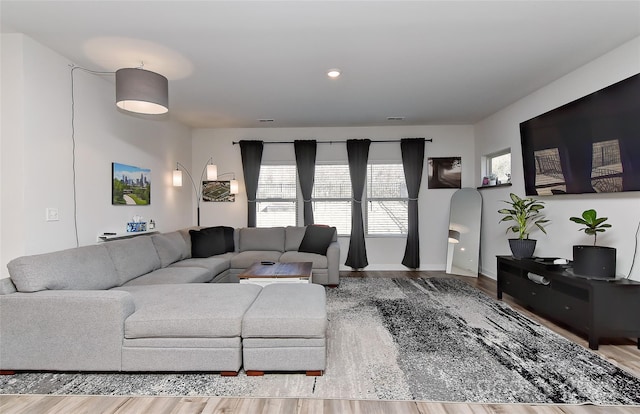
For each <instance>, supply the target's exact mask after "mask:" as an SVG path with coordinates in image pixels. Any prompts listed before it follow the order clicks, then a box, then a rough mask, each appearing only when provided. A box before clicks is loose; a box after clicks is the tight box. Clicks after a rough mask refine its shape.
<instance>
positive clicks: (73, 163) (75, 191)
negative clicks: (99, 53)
mask: <svg viewBox="0 0 640 414" xmlns="http://www.w3.org/2000/svg"><path fill="white" fill-rule="evenodd" d="M69 66H70V67H71V170H72V173H73V228H74V234H75V238H76V247H80V239H79V237H78V189H77V186H76V101H75V97H74V82H73V72H74V71H75V70H76V69H80V70H82V71H85V72H87V73H91V74H93V75H112V74H114V73H115V72H98V71H95V70H91V69H86V68H83V67H80V66H76V65H73V64H71V65H69Z"/></svg>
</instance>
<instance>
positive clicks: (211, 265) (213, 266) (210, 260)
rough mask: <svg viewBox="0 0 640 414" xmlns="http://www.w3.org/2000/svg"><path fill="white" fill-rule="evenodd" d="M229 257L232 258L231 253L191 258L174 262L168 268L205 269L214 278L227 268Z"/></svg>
mask: <svg viewBox="0 0 640 414" xmlns="http://www.w3.org/2000/svg"><path fill="white" fill-rule="evenodd" d="M231 256H233V254H232V253H225V254H221V255H218V256H211V257H192V258H191V259H185V260H181V261H179V262H175V263H173V264H171V265H170V266H169V267H200V268H203V269H207V270H208V271H209V272H210V273H211V277H214V276H216V275H217V274H219V273H222V272H224V271H225V270H227V269H228V268H229V261H230V259H231Z"/></svg>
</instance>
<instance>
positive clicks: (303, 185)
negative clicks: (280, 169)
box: [293, 140, 318, 226]
mask: <svg viewBox="0 0 640 414" xmlns="http://www.w3.org/2000/svg"><path fill="white" fill-rule="evenodd" d="M317 146H318V143H317V142H316V141H315V140H304V141H303V140H295V141H293V148H294V149H295V152H296V168H297V170H298V180H300V190H301V191H302V201H303V203H304V204H303V205H304V225H305V226H308V225H310V224H313V205H312V204H311V194H312V192H313V177H314V175H315V172H316V148H317Z"/></svg>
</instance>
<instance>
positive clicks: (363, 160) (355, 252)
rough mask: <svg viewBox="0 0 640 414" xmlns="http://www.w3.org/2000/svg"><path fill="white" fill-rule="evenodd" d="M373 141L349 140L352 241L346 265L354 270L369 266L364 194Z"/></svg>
mask: <svg viewBox="0 0 640 414" xmlns="http://www.w3.org/2000/svg"><path fill="white" fill-rule="evenodd" d="M370 145H371V140H368V139H349V140H347V157H348V158H349V175H350V176H351V189H352V191H353V200H352V201H351V239H350V241H349V254H348V255H347V261H346V262H345V265H347V266H350V267H352V268H354V269H361V268H363V267H365V266H367V265H368V264H369V261H368V260H367V247H366V245H365V241H364V222H363V221H362V193H363V192H364V183H365V179H366V178H367V160H368V159H369V146H370Z"/></svg>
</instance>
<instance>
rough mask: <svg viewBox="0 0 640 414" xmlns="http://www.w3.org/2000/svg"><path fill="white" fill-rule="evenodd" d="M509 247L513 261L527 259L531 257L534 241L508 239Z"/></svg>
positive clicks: (534, 245) (534, 246)
mask: <svg viewBox="0 0 640 414" xmlns="http://www.w3.org/2000/svg"><path fill="white" fill-rule="evenodd" d="M509 247H510V248H511V254H513V257H514V258H515V259H529V258H530V257H533V251H534V250H535V249H536V241H535V240H533V239H509Z"/></svg>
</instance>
